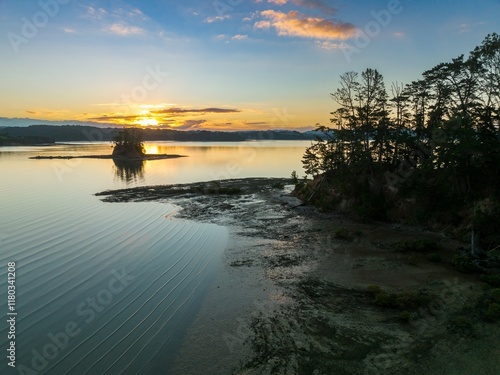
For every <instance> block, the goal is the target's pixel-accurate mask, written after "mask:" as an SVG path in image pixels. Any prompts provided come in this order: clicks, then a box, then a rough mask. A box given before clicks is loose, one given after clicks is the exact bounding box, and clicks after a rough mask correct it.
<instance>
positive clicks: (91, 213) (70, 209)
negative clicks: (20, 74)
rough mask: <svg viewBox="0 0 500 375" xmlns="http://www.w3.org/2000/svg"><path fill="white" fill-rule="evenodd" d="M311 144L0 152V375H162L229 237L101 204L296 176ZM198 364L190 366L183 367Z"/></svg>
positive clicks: (137, 207)
mask: <svg viewBox="0 0 500 375" xmlns="http://www.w3.org/2000/svg"><path fill="white" fill-rule="evenodd" d="M309 144H310V143H309V142H279V141H269V142H243V143H169V142H158V143H147V144H146V148H147V151H148V153H170V154H181V155H186V156H187V157H185V158H179V159H169V160H158V161H147V162H144V163H139V164H136V165H132V166H130V165H126V166H123V165H115V164H114V163H113V161H112V160H92V159H75V160H30V159H28V158H29V157H30V156H36V155H85V154H87V155H89V154H109V153H110V152H111V148H110V147H111V146H110V144H109V143H105V144H104V143H103V144H72V145H58V146H54V147H47V148H43V147H8V148H0V173H1V176H2V179H1V180H0V260H1V261H0V266H1V269H0V291H1V296H2V303H1V304H0V306H1V311H0V314H2V315H3V316H4V319H3V321H4V323H2V325H1V332H0V345H1V350H2V352H3V353H4V354H5V353H7V349H8V348H9V345H8V341H10V340H8V338H7V323H6V322H5V321H6V319H7V312H8V311H7V303H6V301H7V263H8V262H16V306H15V309H16V310H15V311H16V312H17V313H18V315H17V316H16V326H15V329H16V332H15V335H16V338H15V341H16V351H17V353H16V354H17V357H16V367H17V370H18V371H15V370H13V369H12V368H9V367H8V365H7V362H8V360H7V359H6V358H5V355H3V356H2V360H1V367H0V369H1V370H0V372H1V373H2V374H3V373H5V374H10V373H12V374H14V373H23V372H20V371H21V369H23V370H24V373H34V372H29V370H31V371H36V372H38V373H40V374H156V373H161V374H164V373H168V367H169V365H170V364H171V361H172V359H173V357H174V356H175V352H176V350H177V348H178V347H179V345H180V343H181V342H182V337H183V333H184V331H185V329H186V328H187V327H188V326H189V324H190V323H191V321H192V319H193V316H194V314H195V313H196V311H197V307H198V306H199V303H200V302H201V300H202V298H203V295H204V292H205V291H206V289H207V288H208V287H209V286H210V281H211V280H212V278H213V277H214V276H215V274H216V272H217V268H218V267H219V266H220V263H221V262H220V255H221V254H222V252H223V251H224V249H225V247H226V244H227V241H228V237H229V235H228V232H227V230H226V229H225V228H223V227H219V226H216V225H210V224H201V223H195V222H187V221H180V220H179V221H178V220H176V219H175V218H173V219H172V218H171V217H170V216H169V214H171V213H172V212H174V211H175V210H176V208H175V207H173V206H171V205H169V204H167V203H154V202H153V203H123V204H122V203H116V204H110V203H103V202H101V201H100V200H99V199H98V198H97V197H95V196H93V194H94V193H96V192H99V191H102V190H106V189H115V188H123V187H133V186H144V185H154V184H170V183H186V182H195V181H207V180H215V179H222V178H242V177H266V176H267V177H287V176H290V173H291V171H292V170H297V172H299V174H301V162H300V159H301V156H302V154H303V152H304V149H305V148H306V147H307V146H308V145H309ZM193 360H196V358H193Z"/></svg>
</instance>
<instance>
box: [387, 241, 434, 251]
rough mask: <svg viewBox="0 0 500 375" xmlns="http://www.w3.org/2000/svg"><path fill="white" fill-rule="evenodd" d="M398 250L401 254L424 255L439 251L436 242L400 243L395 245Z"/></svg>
mask: <svg viewBox="0 0 500 375" xmlns="http://www.w3.org/2000/svg"><path fill="white" fill-rule="evenodd" d="M395 247H396V250H397V251H401V252H408V251H415V252H418V253H423V252H427V251H436V250H439V246H438V244H437V243H436V242H434V241H431V240H416V241H400V242H396V244H395Z"/></svg>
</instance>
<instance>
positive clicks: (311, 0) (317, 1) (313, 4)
mask: <svg viewBox="0 0 500 375" xmlns="http://www.w3.org/2000/svg"><path fill="white" fill-rule="evenodd" d="M256 2H257V3H262V0H257V1H256ZM267 2H268V3H269V4H274V5H278V6H282V5H285V4H287V3H290V2H291V3H293V4H295V5H297V6H300V7H304V8H310V9H314V10H319V11H321V12H323V13H326V14H334V13H335V12H336V11H337V9H335V8H333V7H331V6H330V5H328V4H325V3H324V2H323V1H321V0H291V1H290V0H267Z"/></svg>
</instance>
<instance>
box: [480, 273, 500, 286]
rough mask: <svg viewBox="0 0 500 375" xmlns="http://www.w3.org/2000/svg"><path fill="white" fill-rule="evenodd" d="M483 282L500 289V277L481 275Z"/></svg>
mask: <svg viewBox="0 0 500 375" xmlns="http://www.w3.org/2000/svg"><path fill="white" fill-rule="evenodd" d="M481 280H483V281H484V282H485V283H487V284H489V285H491V286H493V287H500V276H499V275H481Z"/></svg>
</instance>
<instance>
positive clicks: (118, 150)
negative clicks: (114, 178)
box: [113, 129, 146, 157]
mask: <svg viewBox="0 0 500 375" xmlns="http://www.w3.org/2000/svg"><path fill="white" fill-rule="evenodd" d="M113 143H114V144H115V148H114V150H113V155H114V156H130V157H138V156H143V155H144V154H145V153H146V151H145V150H144V142H143V141H142V138H141V136H140V134H139V133H138V132H137V131H135V129H130V130H129V129H123V130H120V131H118V132H117V133H116V135H115V136H114V137H113Z"/></svg>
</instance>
